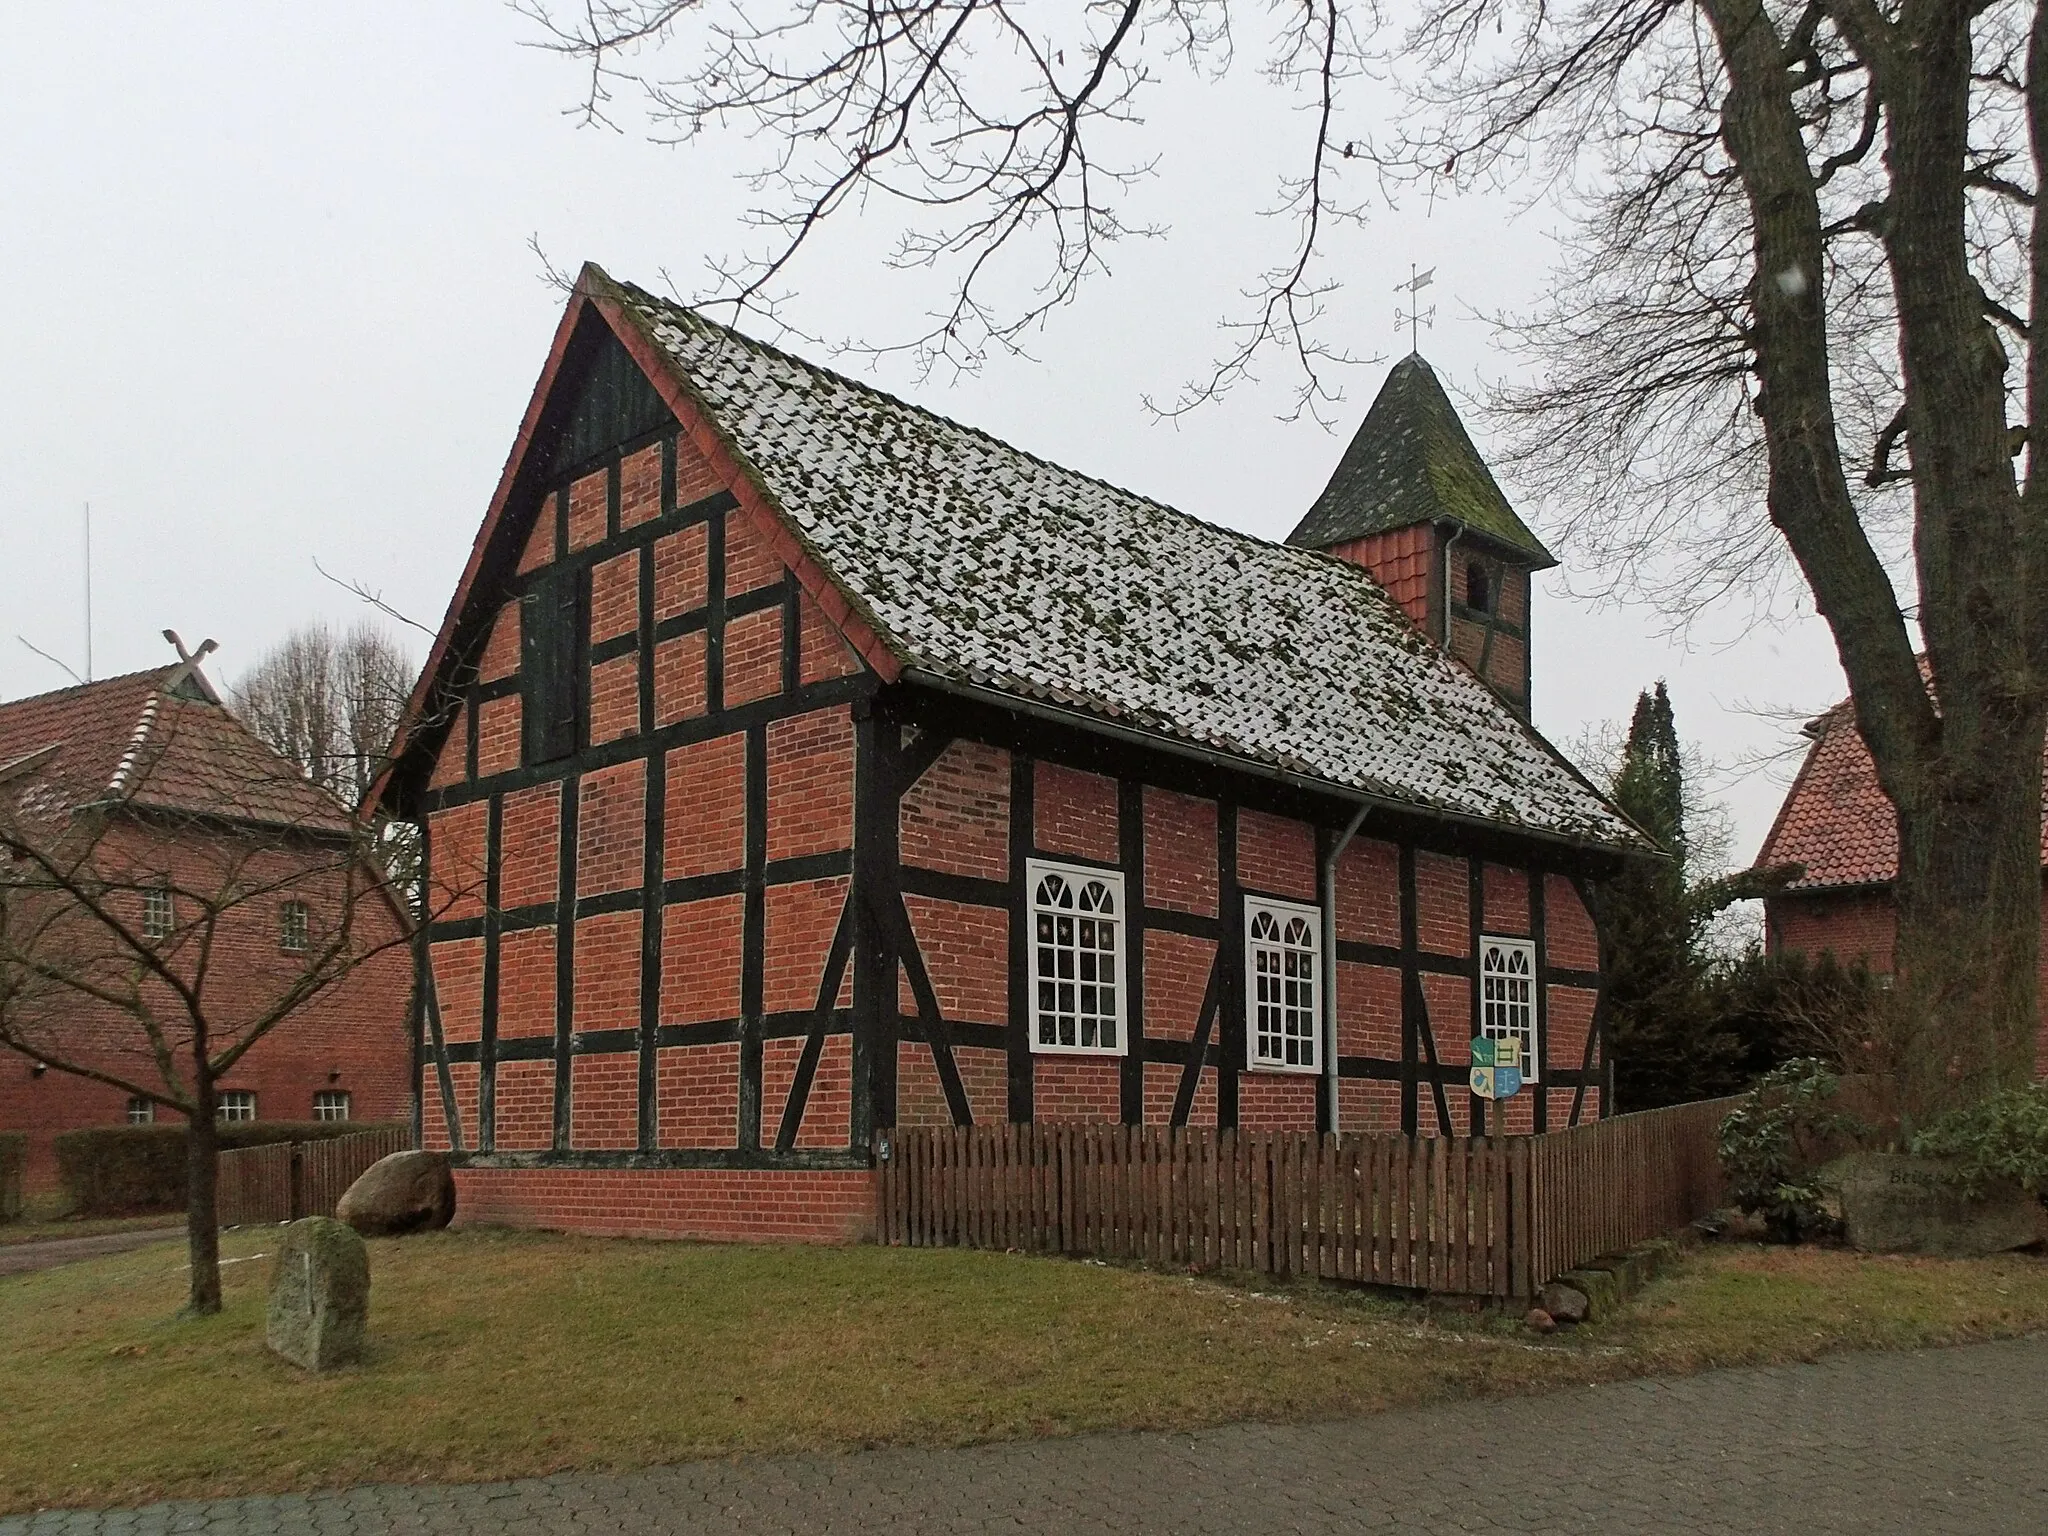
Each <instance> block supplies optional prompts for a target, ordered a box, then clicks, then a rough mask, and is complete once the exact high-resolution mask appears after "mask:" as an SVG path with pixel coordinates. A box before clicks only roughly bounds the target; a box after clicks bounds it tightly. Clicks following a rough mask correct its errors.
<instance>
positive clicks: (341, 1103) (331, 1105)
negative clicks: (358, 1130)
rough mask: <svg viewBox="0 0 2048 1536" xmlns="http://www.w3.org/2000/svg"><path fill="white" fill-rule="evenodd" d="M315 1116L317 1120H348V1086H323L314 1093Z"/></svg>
mask: <svg viewBox="0 0 2048 1536" xmlns="http://www.w3.org/2000/svg"><path fill="white" fill-rule="evenodd" d="M313 1118H314V1119H315V1120H346V1119H347V1118H348V1090H347V1089H346V1088H322V1089H321V1090H320V1091H319V1092H318V1093H316V1094H314V1095H313Z"/></svg>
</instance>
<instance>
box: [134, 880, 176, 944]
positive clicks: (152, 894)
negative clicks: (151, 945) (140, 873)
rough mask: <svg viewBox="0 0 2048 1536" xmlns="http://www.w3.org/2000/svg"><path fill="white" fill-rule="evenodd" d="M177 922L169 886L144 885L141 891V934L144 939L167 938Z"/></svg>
mask: <svg viewBox="0 0 2048 1536" xmlns="http://www.w3.org/2000/svg"><path fill="white" fill-rule="evenodd" d="M176 922H177V909H176V908H175V907H174V906H173V905H172V904H171V888H170V887H169V886H168V885H151V886H145V887H144V888H143V892H142V936H143V937H144V938H145V939H168V938H169V937H170V936H171V929H172V927H173V926H174V925H175V924H176Z"/></svg>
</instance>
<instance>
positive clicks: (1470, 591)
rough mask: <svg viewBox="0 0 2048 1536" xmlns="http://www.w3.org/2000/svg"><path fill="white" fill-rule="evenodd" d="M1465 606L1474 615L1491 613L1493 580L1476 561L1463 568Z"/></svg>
mask: <svg viewBox="0 0 2048 1536" xmlns="http://www.w3.org/2000/svg"><path fill="white" fill-rule="evenodd" d="M1465 606H1466V607H1467V608H1470V609H1471V610H1472V611H1473V612H1474V613H1491V612H1493V578H1492V577H1491V576H1489V575H1487V573H1486V567H1485V566H1484V565H1483V564H1481V563H1480V562H1479V561H1477V560H1474V561H1473V562H1472V563H1471V564H1469V565H1467V566H1466V567H1465Z"/></svg>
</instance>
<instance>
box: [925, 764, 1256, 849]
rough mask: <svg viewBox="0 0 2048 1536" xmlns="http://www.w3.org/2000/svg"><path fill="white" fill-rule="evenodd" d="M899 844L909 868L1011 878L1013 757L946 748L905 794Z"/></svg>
mask: <svg viewBox="0 0 2048 1536" xmlns="http://www.w3.org/2000/svg"><path fill="white" fill-rule="evenodd" d="M898 839H899V843H898V846H899V848H900V851H901V854H902V858H903V862H904V863H906V864H915V865H917V866H919V867H920V868H923V869H940V870H945V871H946V872H947V873H949V874H956V875H981V876H983V877H985V878H987V879H990V880H1003V879H1007V878H1008V877H1009V873H1010V754H1009V753H1007V752H1004V751H1002V750H1001V749H999V748H996V747H985V746H982V745H981V744H980V743H978V742H970V741H956V742H954V743H953V744H952V745H951V746H949V747H947V748H946V750H945V751H944V752H941V753H940V754H939V757H938V761H936V762H935V763H933V764H932V765H931V767H929V768H927V769H926V770H925V771H924V773H923V774H922V775H921V776H920V777H919V778H918V781H917V782H916V783H915V784H913V785H911V786H910V788H909V790H907V791H906V792H905V793H904V796H903V805H902V811H901V814H900V817H899V827H898ZM1210 864H1211V867H1212V868H1213V867H1214V864H1215V859H1214V857H1213V855H1212V857H1211V859H1210Z"/></svg>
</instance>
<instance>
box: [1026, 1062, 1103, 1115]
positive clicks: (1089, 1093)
mask: <svg viewBox="0 0 2048 1536" xmlns="http://www.w3.org/2000/svg"><path fill="white" fill-rule="evenodd" d="M1031 1066H1032V1112H1033V1118H1034V1119H1036V1120H1037V1121H1038V1122H1039V1123H1040V1124H1041V1125H1058V1124H1062V1123H1074V1122H1079V1123H1081V1124H1084V1125H1087V1124H1100V1123H1103V1122H1105V1121H1114V1120H1117V1119H1120V1118H1121V1117H1122V1107H1121V1106H1122V1103H1123V1099H1122V1089H1121V1086H1120V1080H1119V1077H1120V1073H1121V1071H1122V1064H1121V1063H1120V1062H1118V1061H1117V1060H1115V1059H1114V1058H1105V1057H1100V1056H1035V1057H1033V1058H1032V1062H1031Z"/></svg>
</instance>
